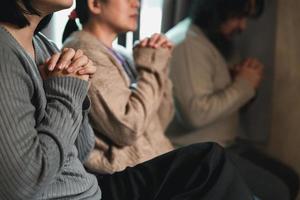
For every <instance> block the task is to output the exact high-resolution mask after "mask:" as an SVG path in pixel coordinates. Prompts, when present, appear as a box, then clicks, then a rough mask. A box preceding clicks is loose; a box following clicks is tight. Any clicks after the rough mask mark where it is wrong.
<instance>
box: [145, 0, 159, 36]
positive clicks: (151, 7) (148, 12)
mask: <svg viewBox="0 0 300 200" xmlns="http://www.w3.org/2000/svg"><path fill="white" fill-rule="evenodd" d="M162 5H163V0H142V5H141V20H140V38H141V39H143V38H145V37H149V36H151V35H152V34H153V33H160V32H161V19H162Z"/></svg>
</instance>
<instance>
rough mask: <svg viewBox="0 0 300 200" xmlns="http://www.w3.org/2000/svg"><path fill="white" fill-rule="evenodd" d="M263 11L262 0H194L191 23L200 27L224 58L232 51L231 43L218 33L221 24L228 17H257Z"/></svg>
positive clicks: (228, 56) (229, 56)
mask: <svg viewBox="0 0 300 200" xmlns="http://www.w3.org/2000/svg"><path fill="white" fill-rule="evenodd" d="M252 4H253V5H252ZM263 11H264V0H194V1H193V3H192V5H191V10H190V18H191V19H192V23H193V24H195V25H196V26H198V27H199V28H201V30H202V31H203V32H204V34H205V35H206V36H207V37H208V38H209V40H210V41H211V42H212V43H213V44H214V45H215V46H216V47H217V49H218V50H219V51H220V52H221V54H222V55H223V56H224V58H225V59H230V58H231V56H232V53H233V43H232V41H230V40H227V39H225V38H224V37H223V36H222V34H221V33H220V27H221V25H222V24H223V23H224V22H225V21H226V20H228V19H230V18H235V17H250V18H258V17H259V16H260V15H261V14H262V13H263Z"/></svg>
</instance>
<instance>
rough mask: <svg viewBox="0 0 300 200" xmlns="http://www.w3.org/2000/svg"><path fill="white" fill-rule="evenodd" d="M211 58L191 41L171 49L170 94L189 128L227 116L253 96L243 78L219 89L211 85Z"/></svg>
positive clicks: (213, 68) (208, 51)
mask: <svg viewBox="0 0 300 200" xmlns="http://www.w3.org/2000/svg"><path fill="white" fill-rule="evenodd" d="M215 59H217V58H215V57H214V56H213V55H212V54H211V51H210V49H209V48H208V47H206V46H205V45H202V44H201V43H199V42H198V41H194V40H191V41H186V42H185V43H182V44H181V45H180V46H178V47H177V48H176V49H175V51H174V55H173V60H172V65H171V66H172V70H173V71H172V72H171V77H172V80H173V84H174V88H175V89H174V93H175V97H176V103H178V105H177V106H178V109H179V111H180V114H181V117H182V119H183V120H184V123H185V124H186V125H188V126H190V127H189V128H200V127H203V126H206V125H208V124H210V123H213V122H215V121H216V120H218V119H221V118H224V117H227V116H229V115H230V114H232V113H233V112H236V111H238V110H239V109H240V108H241V107H242V106H243V105H245V103H246V102H247V101H249V100H250V99H251V98H252V97H253V96H254V95H255V90H254V88H253V87H252V86H251V85H250V83H249V82H248V81H246V80H243V79H236V80H235V81H233V82H232V83H229V84H227V85H225V86H224V88H222V89H217V88H215V85H214V79H215V76H216V74H215V73H216V70H215V69H216V68H217V67H218V66H216V64H215V63H217V62H215ZM219 73H220V72H219ZM224 76H226V74H224Z"/></svg>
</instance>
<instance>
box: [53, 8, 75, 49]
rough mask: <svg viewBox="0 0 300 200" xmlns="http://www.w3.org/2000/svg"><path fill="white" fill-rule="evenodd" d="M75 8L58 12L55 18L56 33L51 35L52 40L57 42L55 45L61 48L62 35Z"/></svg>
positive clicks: (54, 28)
mask: <svg viewBox="0 0 300 200" xmlns="http://www.w3.org/2000/svg"><path fill="white" fill-rule="evenodd" d="M74 8H75V5H73V6H72V8H69V9H66V10H62V11H59V12H56V13H55V14H54V16H53V21H52V23H53V26H52V28H53V30H54V33H53V34H51V35H52V37H51V39H52V40H53V41H54V42H55V44H56V45H57V46H58V47H59V48H61V47H62V35H63V32H64V29H65V26H66V24H67V22H68V20H69V17H68V16H69V15H70V13H71V11H72V10H73V9H74Z"/></svg>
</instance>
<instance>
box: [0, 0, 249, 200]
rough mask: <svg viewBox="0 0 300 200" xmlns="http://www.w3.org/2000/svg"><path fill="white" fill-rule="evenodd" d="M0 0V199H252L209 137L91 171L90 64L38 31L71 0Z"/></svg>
mask: <svg viewBox="0 0 300 200" xmlns="http://www.w3.org/2000/svg"><path fill="white" fill-rule="evenodd" d="M3 1H4V2H3ZM3 1H2V3H3V4H4V5H5V6H2V7H1V8H0V44H1V46H0V93H1V98H0V133H1V134H0V169H1V170H0V199H1V200H19V199H26V200H27V199H28V200H34V199H68V200H69V199H71V200H79V199H87V200H100V199H108V200H117V199H122V200H126V199H130V200H133V199H142V200H148V199H156V200H166V199H199V198H201V199H203V200H218V199H230V200H238V199H244V200H251V199H252V200H253V198H254V197H253V194H252V192H251V191H250V190H249V189H248V187H247V186H246V184H245V183H244V181H243V179H242V178H241V177H240V175H239V174H238V173H237V170H236V169H235V167H234V164H232V163H231V161H230V159H228V157H227V155H226V154H225V153H224V150H223V149H222V148H221V147H220V146H218V145H216V144H214V143H205V144H196V145H192V146H189V147H185V148H182V149H178V150H176V151H172V152H170V153H168V154H164V155H163V156H160V157H157V158H154V159H153V160H150V161H148V162H145V163H142V164H140V165H138V166H135V167H132V168H127V169H125V170H124V171H122V172H118V173H115V174H112V175H101V174H95V175H92V174H90V173H88V172H87V171H86V170H85V168H84V167H83V162H84V161H85V158H86V157H87V155H88V153H89V152H90V151H91V149H92V148H93V146H94V135H93V132H92V129H91V128H90V125H89V122H88V118H87V113H88V110H89V100H88V99H87V98H86V96H87V91H88V86H89V84H88V81H89V79H90V76H92V75H93V74H94V73H95V67H94V66H93V63H92V62H91V61H90V60H89V59H88V58H87V57H86V56H85V55H83V53H82V51H81V50H77V51H74V50H73V49H70V48H67V49H63V51H62V52H59V50H58V49H57V47H56V46H55V45H54V44H53V43H52V42H50V41H49V40H48V39H47V38H46V37H45V36H43V35H42V34H41V33H39V30H41V28H42V27H44V26H45V25H47V23H48V22H49V20H50V19H51V15H52V13H53V12H55V11H58V10H61V9H64V8H68V7H70V6H71V5H72V0H64V1H62V0H34V1H33V0H32V1H28V0H3ZM120 1H123V0H120ZM91 2H92V1H90V0H89V3H91ZM123 2H124V1H123ZM125 2H127V3H132V1H125ZM33 3H34V7H33ZM149 56H152V55H149ZM147 59H149V58H147ZM149 60H151V59H149ZM140 70H144V71H145V72H144V73H152V71H153V70H154V69H152V70H150V69H149V66H143V67H142V68H141V69H140Z"/></svg>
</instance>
